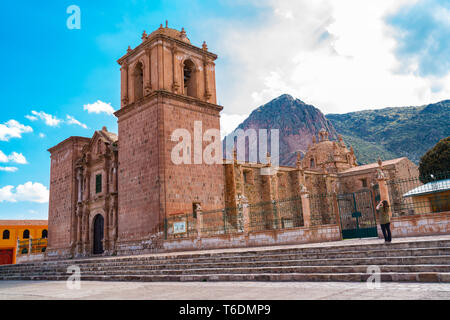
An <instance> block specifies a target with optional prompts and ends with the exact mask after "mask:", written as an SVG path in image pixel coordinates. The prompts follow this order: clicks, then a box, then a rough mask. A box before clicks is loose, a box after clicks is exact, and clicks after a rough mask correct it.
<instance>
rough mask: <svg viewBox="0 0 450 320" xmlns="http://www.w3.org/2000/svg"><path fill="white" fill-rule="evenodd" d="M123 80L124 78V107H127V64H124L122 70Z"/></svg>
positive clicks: (122, 89) (122, 100) (122, 86)
mask: <svg viewBox="0 0 450 320" xmlns="http://www.w3.org/2000/svg"><path fill="white" fill-rule="evenodd" d="M120 73H121V78H122V85H121V91H122V94H121V96H122V99H121V102H122V107H125V106H126V105H127V104H128V65H127V64H126V62H124V63H123V64H122V68H120Z"/></svg>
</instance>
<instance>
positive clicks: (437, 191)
mask: <svg viewBox="0 0 450 320" xmlns="http://www.w3.org/2000/svg"><path fill="white" fill-rule="evenodd" d="M387 185H388V191H389V201H390V204H391V211H392V215H393V216H394V217H401V216H408V215H417V214H427V213H438V212H446V211H450V174H449V173H441V174H433V175H431V174H430V175H422V176H414V177H410V178H406V179H395V180H390V181H387Z"/></svg>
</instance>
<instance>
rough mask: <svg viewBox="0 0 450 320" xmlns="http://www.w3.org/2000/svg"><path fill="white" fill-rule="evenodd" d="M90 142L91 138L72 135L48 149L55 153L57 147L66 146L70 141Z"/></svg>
mask: <svg viewBox="0 0 450 320" xmlns="http://www.w3.org/2000/svg"><path fill="white" fill-rule="evenodd" d="M80 141H81V142H89V141H90V138H87V137H79V136H71V137H69V138H67V139H65V140H63V141H61V142H60V143H58V144H57V145H56V146H53V147H51V148H49V149H48V150H47V151H48V152H50V153H53V152H54V151H56V150H57V149H60V148H62V147H64V146H65V145H67V144H69V143H76V142H80Z"/></svg>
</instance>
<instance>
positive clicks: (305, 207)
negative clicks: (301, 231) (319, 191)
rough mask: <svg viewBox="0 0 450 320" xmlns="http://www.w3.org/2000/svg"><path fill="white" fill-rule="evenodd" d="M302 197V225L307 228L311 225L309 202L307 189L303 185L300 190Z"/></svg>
mask: <svg viewBox="0 0 450 320" xmlns="http://www.w3.org/2000/svg"><path fill="white" fill-rule="evenodd" d="M300 194H301V198H302V212H303V226H304V227H305V228H309V227H310V226H311V205H310V202H309V191H308V190H306V187H305V186H303V188H302V190H301V191H300Z"/></svg>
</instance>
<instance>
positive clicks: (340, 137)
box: [338, 134, 344, 143]
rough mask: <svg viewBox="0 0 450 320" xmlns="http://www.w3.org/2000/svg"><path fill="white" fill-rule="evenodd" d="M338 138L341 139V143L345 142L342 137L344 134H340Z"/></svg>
mask: <svg viewBox="0 0 450 320" xmlns="http://www.w3.org/2000/svg"><path fill="white" fill-rule="evenodd" d="M338 140H339V142H340V143H343V142H344V139H342V135H340V134H338Z"/></svg>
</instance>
